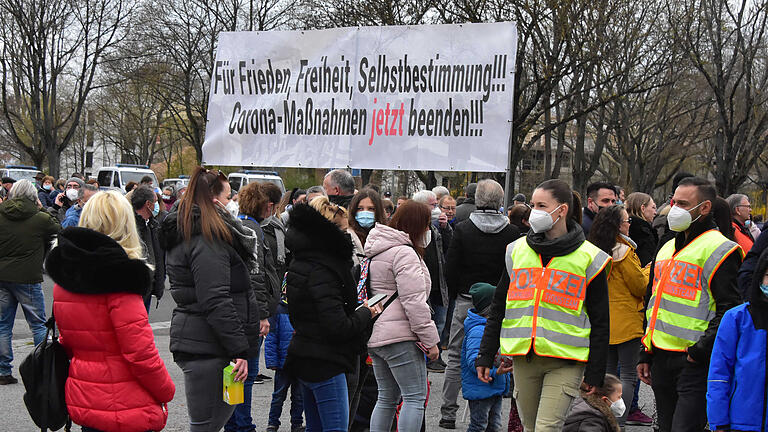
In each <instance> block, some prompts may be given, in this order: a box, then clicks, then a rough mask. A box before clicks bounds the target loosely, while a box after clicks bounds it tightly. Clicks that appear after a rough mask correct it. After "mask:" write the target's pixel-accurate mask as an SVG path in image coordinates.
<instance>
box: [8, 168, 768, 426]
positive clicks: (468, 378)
mask: <svg viewBox="0 0 768 432" xmlns="http://www.w3.org/2000/svg"><path fill="white" fill-rule="evenodd" d="M504 196H505V191H504V190H503V188H502V186H501V185H500V184H499V183H497V182H496V181H494V180H492V179H485V180H481V181H479V182H477V183H472V184H469V185H467V187H466V188H465V190H464V196H461V197H455V196H452V195H451V192H450V191H449V190H448V189H447V188H445V187H443V186H438V187H436V188H434V189H432V190H422V191H418V192H416V193H415V194H413V195H412V196H411V197H405V196H401V197H397V198H396V199H394V200H392V199H390V197H389V194H380V191H379V188H378V187H376V186H375V185H366V186H364V187H362V188H358V187H356V184H355V179H354V178H353V177H352V175H351V174H350V173H349V172H348V171H345V170H333V171H330V172H329V173H328V174H327V175H326V176H325V177H324V180H323V183H322V185H318V186H313V187H310V188H308V189H306V190H305V189H300V188H294V189H292V190H289V191H287V192H285V193H283V192H282V191H281V189H280V188H279V187H278V186H277V185H275V184H272V183H266V182H265V183H259V182H252V183H250V184H248V185H246V186H244V187H243V188H242V189H240V190H234V189H233V188H232V186H231V185H230V183H229V182H228V180H227V177H226V175H224V174H223V173H222V172H219V171H217V170H208V169H205V168H203V167H197V168H195V170H194V172H193V173H192V175H191V176H190V179H189V183H188V185H186V186H184V187H183V188H180V189H179V190H178V191H175V190H173V189H172V188H171V189H168V188H166V189H162V190H161V189H159V188H157V187H156V186H155V185H153V184H152V179H151V178H149V177H148V178H145V179H143V180H142V182H141V183H140V184H131V185H128V186H127V187H126V191H124V193H120V192H117V191H100V190H99V187H98V184H97V183H95V182H94V181H93V180H88V181H86V180H85V179H84V178H82V176H79V175H73V176H72V177H71V178H70V179H69V180H67V181H63V180H55V179H53V178H52V177H49V176H44V175H42V174H41V175H40V176H38V178H36V179H35V182H32V181H29V180H19V181H14V180H13V179H9V178H3V179H2V188H0V199H2V200H3V202H2V203H1V204H0V385H6V384H14V383H16V382H17V379H16V378H15V377H14V376H13V374H12V370H11V362H12V361H13V353H12V349H11V339H12V329H13V323H14V319H15V313H16V309H17V307H18V305H21V307H22V310H23V312H24V314H25V318H26V320H27V322H28V323H29V327H30V329H31V331H32V334H33V339H34V343H35V344H38V343H40V342H41V341H42V340H43V338H44V337H45V334H46V327H45V322H46V317H45V299H44V298H43V292H42V286H41V283H42V281H43V269H45V271H46V273H47V274H48V275H49V276H50V278H51V279H52V280H53V281H54V283H55V285H54V291H53V299H52V301H53V314H54V316H55V319H56V323H57V325H58V327H59V329H60V342H61V344H62V345H63V346H64V347H65V348H66V350H67V353H68V355H69V356H70V359H71V365H70V369H69V377H68V379H67V382H66V391H65V394H66V402H67V406H68V409H69V414H70V416H71V418H72V421H73V422H74V423H76V424H78V425H81V426H82V428H83V430H84V431H97V432H98V431H137V432H143V431H159V430H162V429H163V428H164V427H165V424H166V421H167V418H168V411H167V403H168V402H169V401H171V400H172V399H173V398H174V394H175V385H174V383H173V381H172V379H171V377H170V374H169V373H168V369H167V366H166V365H165V364H164V363H163V360H162V359H161V358H160V356H159V354H158V350H157V347H156V346H155V343H154V337H153V333H152V330H151V328H150V326H149V323H148V316H149V314H150V313H151V305H152V298H153V297H154V298H155V299H156V301H158V302H159V301H160V299H161V298H162V297H163V294H164V291H165V287H166V279H167V281H168V283H169V286H170V289H169V291H170V295H171V297H172V298H173V301H174V302H175V308H174V311H173V316H172V319H171V324H170V351H171V353H172V355H173V362H174V363H176V365H177V367H178V368H179V370H181V371H182V373H183V379H184V397H185V401H186V404H185V405H186V407H187V410H188V416H189V426H188V430H190V431H220V430H225V431H230V432H241V431H242V432H246V431H253V430H255V426H254V424H253V417H252V416H253V414H252V413H253V412H254V410H259V408H256V407H253V406H252V397H251V396H252V386H253V384H254V383H255V382H257V381H258V380H259V379H263V375H261V374H260V373H259V371H260V368H261V367H266V368H267V369H270V370H273V371H274V378H273V381H274V392H273V394H272V402H271V404H270V406H269V409H268V413H267V411H266V410H264V411H263V414H264V415H265V416H267V414H268V427H267V431H277V430H279V428H280V427H281V423H280V419H281V416H282V412H283V406H284V404H285V403H286V402H288V401H289V403H290V408H289V409H290V430H291V431H294V432H300V431H304V430H305V429H306V430H307V431H372V432H389V431H391V430H393V428H397V430H399V431H402V432H417V431H421V430H424V429H425V423H426V422H425V412H426V405H427V403H428V400H429V399H430V398H432V399H437V401H438V403H439V404H440V419H439V426H440V427H441V428H444V429H455V428H456V427H457V413H458V411H459V406H460V404H462V403H463V402H462V399H463V400H466V401H467V402H466V403H467V405H468V407H469V411H470V422H469V426H468V431H470V432H476V431H477V432H479V431H501V430H505V429H506V430H509V431H512V432H519V431H526V432H532V431H537V432H554V431H558V432H559V431H568V432H593V431H594V432H598V431H621V430H623V429H624V428H625V427H626V425H646V426H650V425H651V424H652V423H653V420H652V418H651V417H650V416H649V415H647V414H651V415H653V414H655V415H656V417H657V426H658V428H659V430H660V431H662V432H672V431H674V432H678V431H691V432H693V431H695V432H700V431H703V430H705V428H706V427H707V426H709V428H710V430H712V431H745V432H746V431H764V430H765V428H766V414H768V391H766V389H768V381H766V378H768V377H767V376H766V374H767V372H766V371H768V363H766V350H767V349H768V348H766V340H768V336H767V335H766V330H768V318H766V317H768V252H765V249H766V248H768V234H764V233H762V232H761V230H760V227H759V226H758V224H756V223H754V222H753V220H752V214H751V213H752V212H751V210H752V207H751V204H750V201H749V197H748V196H746V195H742V194H734V195H731V196H729V197H726V198H722V197H718V196H717V193H716V190H715V188H714V187H713V186H712V184H711V183H710V182H708V181H707V180H705V179H702V178H699V177H695V176H693V175H691V174H687V173H678V174H677V175H676V176H675V177H674V184H673V194H672V195H671V196H669V197H667V198H668V199H665V201H664V204H663V205H662V206H661V207H659V208H657V205H656V203H655V202H654V200H653V198H652V197H651V196H650V195H647V194H645V193H641V192H634V193H631V194H629V195H627V196H625V192H624V190H623V189H622V188H620V187H617V186H616V185H613V184H611V183H606V182H597V183H593V184H591V185H589V186H588V187H587V189H586V195H585V196H583V197H582V196H580V195H579V194H578V193H577V192H575V191H574V190H572V188H571V187H570V186H569V185H568V184H567V183H566V182H564V181H562V180H557V179H553V180H547V181H544V182H543V183H541V184H540V185H538V186H537V187H536V188H535V189H534V190H533V191H532V193H531V195H530V199H527V198H526V196H525V195H524V194H522V193H519V194H517V195H515V196H514V198H513V200H512V202H511V203H510V204H511V205H510V206H509V208H504ZM393 201H394V202H393ZM582 203H583V204H582ZM82 262H88V263H89V265H88V266H87V267H84V266H82V265H81V263H82ZM382 298H383V300H382ZM369 301H370V302H369ZM262 350H263V352H264V361H265V364H264V365H260V358H261V352H262ZM229 365H231V366H232V367H233V371H234V374H235V379H236V380H238V381H242V382H243V384H244V385H243V387H244V402H243V403H241V404H237V405H230V404H228V403H227V402H225V401H224V399H223V398H222V379H223V373H224V372H223V371H224V368H225V367H227V366H229ZM430 373H442V374H444V379H443V386H442V389H440V391H436V389H432V388H431V382H430V380H429V374H430ZM641 381H642V382H644V383H646V384H647V385H649V386H651V388H652V390H653V393H654V395H655V400H656V403H655V413H651V412H648V413H644V412H643V411H641V410H640V408H639V407H638V389H639V387H640V382H641ZM289 393H290V398H289V397H288V396H289ZM504 397H510V398H511V401H512V403H511V405H510V407H511V408H510V410H509V412H508V413H504V412H502V406H503V403H502V402H503V398H504Z"/></svg>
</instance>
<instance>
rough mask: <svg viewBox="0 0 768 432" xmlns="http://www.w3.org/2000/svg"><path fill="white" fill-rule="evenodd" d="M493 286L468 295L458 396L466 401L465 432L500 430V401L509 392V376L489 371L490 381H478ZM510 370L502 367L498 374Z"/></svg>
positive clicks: (476, 287)
mask: <svg viewBox="0 0 768 432" xmlns="http://www.w3.org/2000/svg"><path fill="white" fill-rule="evenodd" d="M495 290H496V287H494V286H493V285H490V284H487V283H476V284H474V285H472V287H471V288H470V290H469V294H470V295H471V296H472V304H473V305H474V307H473V308H472V309H470V310H469V311H468V312H467V319H466V320H464V343H463V344H462V346H461V393H462V394H463V396H464V399H467V400H468V401H469V412H470V422H469V428H468V429H467V432H485V431H493V432H497V431H501V430H502V428H503V426H502V421H501V401H502V397H503V395H504V394H506V393H507V392H508V391H509V382H510V378H509V373H498V371H499V368H498V367H494V368H493V369H491V382H490V383H489V384H486V383H484V382H482V381H480V379H478V378H477V370H476V369H475V359H477V353H478V351H479V350H480V341H481V340H482V339H483V332H484V331H485V323H486V317H487V316H488V312H490V309H491V301H492V300H493V292H494V291H495ZM505 370H506V371H509V368H502V369H501V371H502V372H504V371H505Z"/></svg>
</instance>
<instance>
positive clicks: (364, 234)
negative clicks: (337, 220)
mask: <svg viewBox="0 0 768 432" xmlns="http://www.w3.org/2000/svg"><path fill="white" fill-rule="evenodd" d="M366 198H368V199H370V200H371V202H372V203H373V207H374V208H375V210H374V211H373V215H374V219H375V220H376V222H377V223H386V222H387V218H386V217H385V216H384V203H383V202H382V201H381V196H380V195H379V193H378V192H376V191H375V190H373V189H371V188H363V189H361V190H360V191H359V192H357V193H356V194H355V196H354V197H352V201H350V202H349V208H348V209H347V210H348V211H349V227H350V228H352V231H354V232H355V234H357V238H359V239H360V242H361V243H362V244H365V240H366V239H367V238H368V232H370V231H371V228H373V227H371V228H363V227H361V226H360V224H359V223H357V219H355V216H356V215H357V206H358V205H360V201H362V200H364V199H366Z"/></svg>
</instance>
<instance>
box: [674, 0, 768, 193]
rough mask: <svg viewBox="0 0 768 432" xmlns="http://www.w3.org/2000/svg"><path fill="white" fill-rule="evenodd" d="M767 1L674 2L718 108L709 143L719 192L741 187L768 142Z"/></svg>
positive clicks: (679, 27) (679, 35) (708, 97)
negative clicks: (767, 109) (767, 108)
mask: <svg viewBox="0 0 768 432" xmlns="http://www.w3.org/2000/svg"><path fill="white" fill-rule="evenodd" d="M766 7H768V2H766V1H765V0H759V1H757V2H752V1H748V0H740V1H737V2H733V1H729V0H685V1H681V2H672V1H670V2H669V7H668V9H669V16H670V21H671V23H672V24H671V27H672V29H673V31H674V36H675V39H676V40H679V41H680V43H681V44H682V47H683V50H684V52H686V53H687V54H688V56H687V57H688V60H689V61H690V64H691V65H692V67H693V68H695V70H696V71H697V72H698V73H699V74H700V76H701V77H702V78H703V81H704V83H705V85H704V86H702V88H700V89H699V91H700V92H701V93H702V97H703V102H706V103H707V104H709V105H711V106H712V107H713V109H714V112H715V114H716V115H715V124H716V125H717V128H716V129H715V130H714V133H713V135H712V136H711V137H710V142H709V145H708V146H707V147H708V148H710V149H711V151H710V152H709V158H710V159H709V160H710V161H711V162H710V165H711V166H712V174H713V175H714V177H715V182H716V185H717V189H718V192H719V193H720V194H721V195H723V196H727V195H730V194H731V193H734V192H736V191H737V189H738V188H739V186H741V185H742V184H743V183H744V182H745V181H746V180H747V178H748V177H747V176H748V174H749V171H750V170H751V169H752V167H754V166H755V163H756V161H757V160H758V157H759V156H760V154H761V153H762V152H763V150H764V149H765V148H766V133H767V132H768V111H766V109H765V105H766V102H768V68H766V62H765V58H766V54H767V53H766V46H765V43H766V33H765V32H766V25H768V10H766Z"/></svg>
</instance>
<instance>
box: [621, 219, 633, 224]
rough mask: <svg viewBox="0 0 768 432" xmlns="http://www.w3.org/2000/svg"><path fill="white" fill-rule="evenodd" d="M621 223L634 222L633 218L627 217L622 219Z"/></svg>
mask: <svg viewBox="0 0 768 432" xmlns="http://www.w3.org/2000/svg"><path fill="white" fill-rule="evenodd" d="M621 223H632V218H627V219H625V220H622V221H621Z"/></svg>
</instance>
